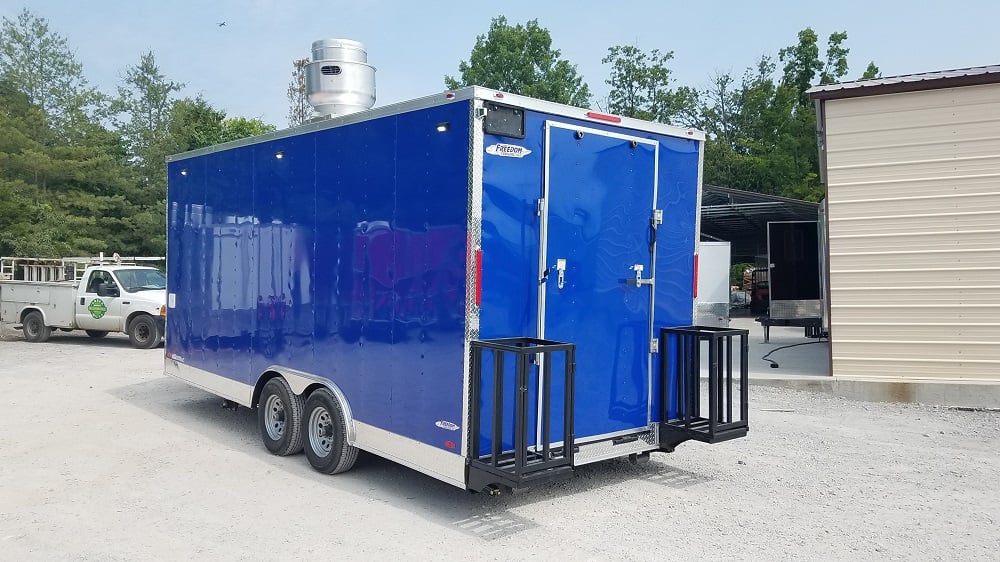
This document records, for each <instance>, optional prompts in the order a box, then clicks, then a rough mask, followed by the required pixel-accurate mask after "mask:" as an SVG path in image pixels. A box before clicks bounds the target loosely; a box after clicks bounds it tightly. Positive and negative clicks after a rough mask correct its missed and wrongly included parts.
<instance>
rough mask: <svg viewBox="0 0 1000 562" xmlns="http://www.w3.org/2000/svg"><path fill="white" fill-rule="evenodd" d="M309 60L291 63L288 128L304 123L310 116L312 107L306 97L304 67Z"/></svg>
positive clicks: (298, 60)
mask: <svg viewBox="0 0 1000 562" xmlns="http://www.w3.org/2000/svg"><path fill="white" fill-rule="evenodd" d="M307 64H309V59H297V60H294V61H292V67H293V68H292V79H291V81H290V82H289V83H288V126H289V127H295V126H297V125H301V124H302V123H305V122H306V121H307V120H308V119H309V117H310V116H311V115H312V106H311V105H309V99H308V98H307V96H306V73H305V70H306V65H307Z"/></svg>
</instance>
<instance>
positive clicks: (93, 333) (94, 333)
mask: <svg viewBox="0 0 1000 562" xmlns="http://www.w3.org/2000/svg"><path fill="white" fill-rule="evenodd" d="M87 335H88V336H90V337H92V338H94V339H97V338H103V337H104V336H106V335H108V333H107V332H105V331H104V330H87Z"/></svg>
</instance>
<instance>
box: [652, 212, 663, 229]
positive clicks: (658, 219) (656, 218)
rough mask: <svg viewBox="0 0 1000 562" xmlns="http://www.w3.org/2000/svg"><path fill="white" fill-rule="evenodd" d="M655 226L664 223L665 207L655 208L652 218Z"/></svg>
mask: <svg viewBox="0 0 1000 562" xmlns="http://www.w3.org/2000/svg"><path fill="white" fill-rule="evenodd" d="M650 222H652V223H653V226H658V225H661V224H663V209H653V218H652V219H651V220H650Z"/></svg>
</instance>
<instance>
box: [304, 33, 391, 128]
mask: <svg viewBox="0 0 1000 562" xmlns="http://www.w3.org/2000/svg"><path fill="white" fill-rule="evenodd" d="M306 97H307V99H308V100H309V105H311V106H313V107H314V108H315V109H316V112H317V113H318V114H319V115H320V116H326V115H347V114H348V113H356V112H358V111H364V110H366V109H369V108H371V107H372V106H373V105H375V67H373V66H371V65H370V64H368V52H367V51H365V46H364V45H363V44H361V43H360V42H358V41H352V40H350V39H321V40H319V41H314V42H313V44H312V62H310V63H309V64H307V65H306Z"/></svg>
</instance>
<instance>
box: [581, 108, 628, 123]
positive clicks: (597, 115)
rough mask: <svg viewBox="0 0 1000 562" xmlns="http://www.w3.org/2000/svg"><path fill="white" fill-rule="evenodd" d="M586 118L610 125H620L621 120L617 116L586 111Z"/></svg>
mask: <svg viewBox="0 0 1000 562" xmlns="http://www.w3.org/2000/svg"><path fill="white" fill-rule="evenodd" d="M587 117H590V118H591V119H600V120H601V121H610V122H612V123H621V122H622V118H621V117H618V116H617V115H608V114H607V113H598V112H596V111H588V112H587Z"/></svg>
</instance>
